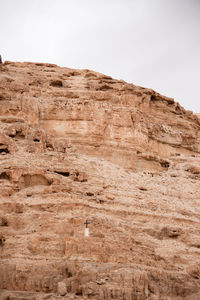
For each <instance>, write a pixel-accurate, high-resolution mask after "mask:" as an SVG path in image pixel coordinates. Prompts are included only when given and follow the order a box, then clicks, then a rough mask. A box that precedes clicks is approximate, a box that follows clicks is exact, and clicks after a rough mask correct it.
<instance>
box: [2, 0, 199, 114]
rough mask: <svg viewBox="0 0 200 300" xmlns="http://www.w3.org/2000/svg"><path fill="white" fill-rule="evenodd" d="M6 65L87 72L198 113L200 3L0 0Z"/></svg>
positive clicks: (182, 0) (179, 0)
mask: <svg viewBox="0 0 200 300" xmlns="http://www.w3.org/2000/svg"><path fill="white" fill-rule="evenodd" d="M0 12H1V16H0V54H1V55H2V58H3V60H12V61H33V62H50V63H56V64H58V65H60V66H66V67H70V68H78V69H82V68H83V69H92V70H95V71H98V72H101V73H104V74H107V75H110V76H112V77H114V78H118V79H124V80H126V81H127V82H131V83H134V84H137V85H140V86H144V87H148V88H153V89H154V90H156V91H158V92H160V93H162V94H164V95H166V96H169V97H173V98H174V99H175V100H176V101H178V102H179V103H180V104H181V105H182V106H184V107H185V108H186V109H189V110H193V111H194V112H200V0H1V1H0Z"/></svg>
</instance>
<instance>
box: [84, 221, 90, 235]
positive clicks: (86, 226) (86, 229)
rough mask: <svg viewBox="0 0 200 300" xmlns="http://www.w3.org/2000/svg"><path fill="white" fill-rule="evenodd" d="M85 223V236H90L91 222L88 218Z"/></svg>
mask: <svg viewBox="0 0 200 300" xmlns="http://www.w3.org/2000/svg"><path fill="white" fill-rule="evenodd" d="M84 224H85V236H86V237H88V236H89V228H88V225H89V224H90V223H89V222H88V220H86V222H85V223H84Z"/></svg>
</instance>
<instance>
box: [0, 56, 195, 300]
mask: <svg viewBox="0 0 200 300" xmlns="http://www.w3.org/2000/svg"><path fill="white" fill-rule="evenodd" d="M199 128H200V119H199V117H198V116H196V115H194V114H193V113H192V112H189V111H185V110H184V108H182V107H181V106H180V105H179V104H178V103H177V102H175V101H174V100H173V99H171V98H167V97H164V96H162V95H160V94H158V93H156V92H155V91H153V90H151V89H145V88H142V87H138V86H135V85H133V84H128V83H126V82H124V81H122V80H115V79H113V78H111V77H109V76H105V75H103V74H100V73H96V72H93V71H89V70H73V69H69V68H61V67H58V66H56V65H52V64H41V63H14V62H5V63H4V64H2V65H0V129H1V131H0V197H1V198H0V257H1V260H0V290H1V292H0V295H1V296H0V297H2V299H61V298H62V299H76V298H77V299H105V300H107V299H124V300H129V299H136V300H143V299H149V300H154V299H155V300H158V299H160V300H161V299H162V300H167V299H168V300H169V299H176V300H181V299H186V300H192V299H193V300H197V299H200V209H199V201H200V195H199V188H200V181H199V180H200V167H199V162H200V130H199ZM86 219H88V220H89V221H90V225H89V227H90V236H89V237H88V238H86V237H84V224H83V223H84V222H85V220H86Z"/></svg>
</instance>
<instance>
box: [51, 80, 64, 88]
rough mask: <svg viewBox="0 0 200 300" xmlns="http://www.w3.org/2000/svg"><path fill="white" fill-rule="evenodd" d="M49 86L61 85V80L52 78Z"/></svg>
mask: <svg viewBox="0 0 200 300" xmlns="http://www.w3.org/2000/svg"><path fill="white" fill-rule="evenodd" d="M50 86H53V87H62V86H63V83H62V81H61V80H52V81H51V82H50Z"/></svg>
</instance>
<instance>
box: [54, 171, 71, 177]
mask: <svg viewBox="0 0 200 300" xmlns="http://www.w3.org/2000/svg"><path fill="white" fill-rule="evenodd" d="M54 173H57V174H59V175H62V176H65V177H69V176H70V172H63V171H54Z"/></svg>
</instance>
